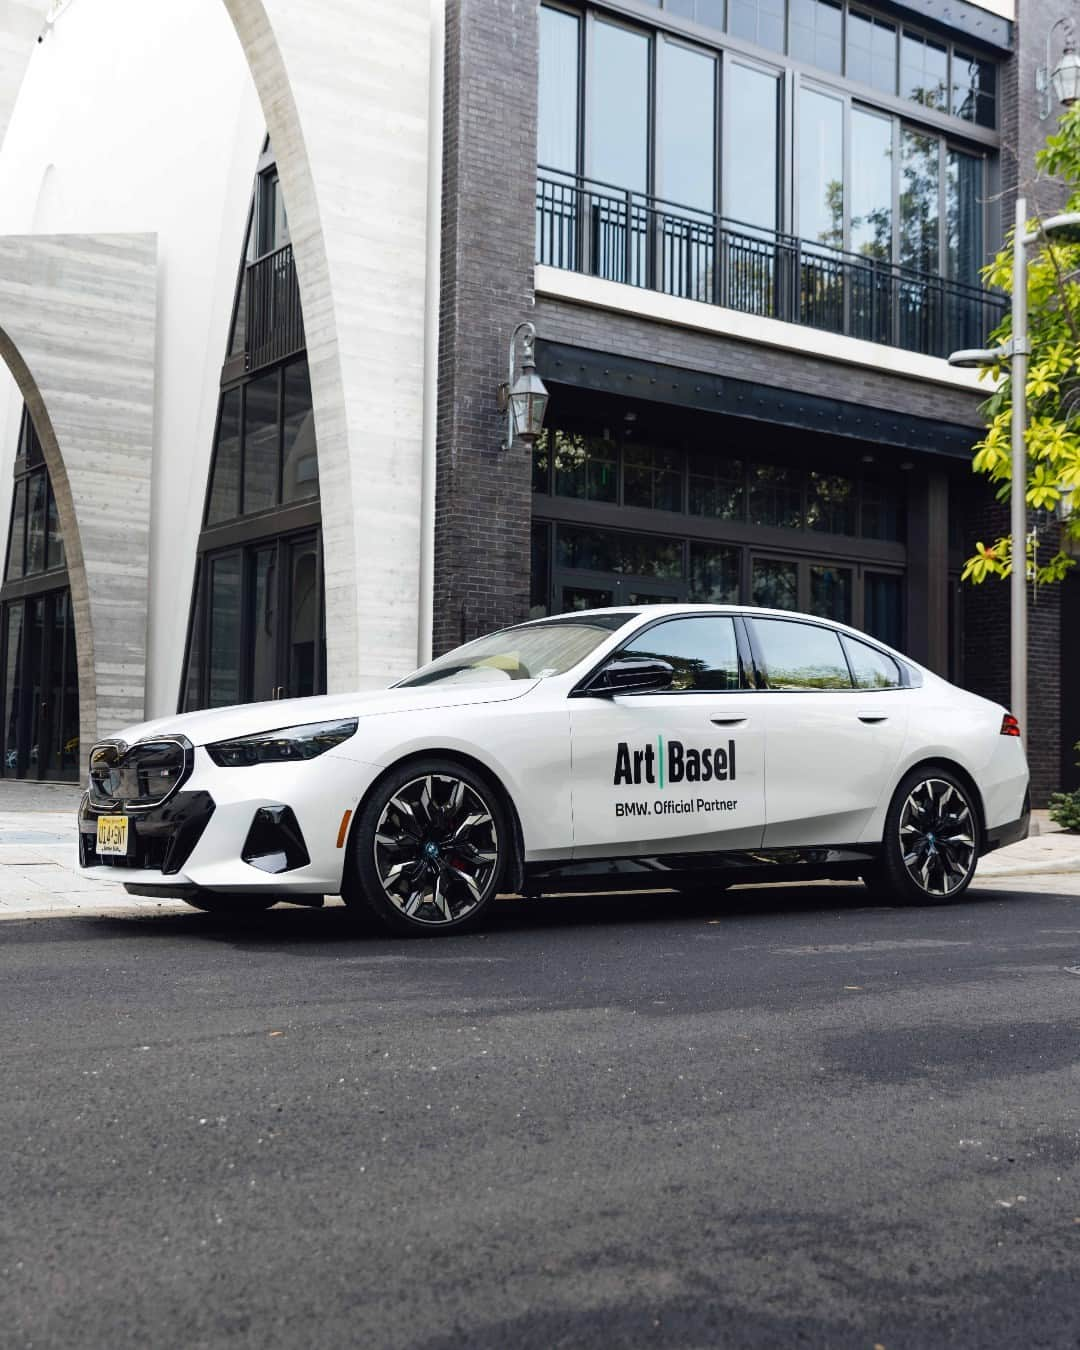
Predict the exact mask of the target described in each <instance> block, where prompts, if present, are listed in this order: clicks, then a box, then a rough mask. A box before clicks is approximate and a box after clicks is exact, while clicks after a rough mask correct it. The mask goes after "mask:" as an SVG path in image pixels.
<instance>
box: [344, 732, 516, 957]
mask: <svg viewBox="0 0 1080 1350" xmlns="http://www.w3.org/2000/svg"><path fill="white" fill-rule="evenodd" d="M510 841H511V827H510V822H509V819H508V814H507V810H506V807H505V806H504V804H503V801H502V799H501V797H500V795H499V793H498V792H497V791H495V790H494V789H493V788H492V786H491V785H490V784H489V783H488V782H487V781H486V780H485V779H484V778H482V777H481V776H480V775H479V774H477V773H475V772H474V771H473V770H472V769H470V768H468V767H467V766H465V765H462V764H457V763H455V762H454V761H452V760H441V759H434V758H432V759H428V760H420V761H414V762H413V763H411V764H405V765H402V766H401V767H400V768H399V769H397V770H395V771H393V772H392V773H390V774H388V775H387V777H386V778H384V779H383V780H382V782H381V783H379V784H378V786H377V787H376V789H375V791H374V792H373V793H372V794H371V796H370V797H369V798H368V801H367V803H366V805H365V806H364V809H363V811H362V812H361V814H360V819H359V821H358V822H357V825H356V828H355V830H354V831H353V836H352V843H351V849H352V860H351V861H352V866H353V869H354V876H355V879H356V881H358V883H359V885H358V886H357V887H355V888H354V887H350V888H348V889H347V890H346V893H345V899H346V902H347V903H352V904H356V903H366V905H367V906H368V907H369V909H370V910H372V911H373V912H374V913H375V915H376V916H377V917H378V918H379V919H380V920H381V921H382V922H383V924H384V925H385V926H386V927H388V928H390V929H392V930H393V931H394V932H397V933H402V934H405V935H410V936H423V935H433V934H437V933H446V932H456V931H458V930H460V929H462V928H466V927H469V926H471V925H472V924H474V923H475V922H476V921H477V920H478V919H479V917H480V915H481V913H482V911H483V910H484V909H485V908H486V907H487V905H488V903H489V902H490V901H491V899H492V898H493V897H494V896H495V894H496V893H497V891H498V888H499V883H500V881H501V880H502V877H503V874H504V872H505V871H506V864H507V861H508V859H509V857H510V848H511V843H510Z"/></svg>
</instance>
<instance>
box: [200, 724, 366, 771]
mask: <svg viewBox="0 0 1080 1350" xmlns="http://www.w3.org/2000/svg"><path fill="white" fill-rule="evenodd" d="M356 727H357V719H356V718H355V717H349V718H346V719H345V720H344V721H342V722H309V723H307V724H306V725H305V726H302V727H281V728H280V729H279V730H277V731H260V732H258V733H257V734H256V735H254V736H238V737H237V738H236V740H234V741H215V742H214V744H213V745H208V746H207V747H206V753H207V754H208V755H209V756H210V758H211V759H212V760H213V761H214V763H215V764H220V765H221V767H222V768H223V769H243V768H247V767H248V766H249V765H251V764H283V763H288V762H290V761H293V760H300V759H314V758H315V757H316V755H323V754H325V753H326V751H327V750H332V749H333V748H334V746H335V745H340V744H341V742H342V741H347V740H348V739H349V737H350V736H354V735H355V734H356Z"/></svg>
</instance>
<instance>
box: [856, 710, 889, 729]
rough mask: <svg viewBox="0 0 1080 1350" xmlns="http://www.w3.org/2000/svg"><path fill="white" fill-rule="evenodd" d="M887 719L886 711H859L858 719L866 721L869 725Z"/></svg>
mask: <svg viewBox="0 0 1080 1350" xmlns="http://www.w3.org/2000/svg"><path fill="white" fill-rule="evenodd" d="M888 720H889V718H888V715H887V714H886V713H859V721H860V722H866V723H868V724H869V725H871V726H873V725H874V724H875V723H877V722H887V721H888Z"/></svg>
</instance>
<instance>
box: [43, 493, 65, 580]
mask: <svg viewBox="0 0 1080 1350" xmlns="http://www.w3.org/2000/svg"><path fill="white" fill-rule="evenodd" d="M46 534H47V538H46V541H45V566H46V567H47V568H48V569H49V570H50V571H51V570H52V569H53V568H54V567H63V566H64V563H65V560H66V559H65V554H64V539H63V535H62V534H61V533H60V512H59V511H58V510H57V508H56V495H55V493H54V492H53V490H52V483H51V481H50V483H49V513H48V521H47V525H46Z"/></svg>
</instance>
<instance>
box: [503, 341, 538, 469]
mask: <svg viewBox="0 0 1080 1350" xmlns="http://www.w3.org/2000/svg"><path fill="white" fill-rule="evenodd" d="M519 333H520V334H521V374H520V375H518V377H517V379H515V378H514V356H515V354H516V350H517V340H518V334H519ZM535 344H536V329H535V327H534V326H533V325H532V324H531V323H530V322H529V321H528V320H527V319H526V320H525V322H524V323H519V324H518V326H517V327H516V328H515V329H514V331H513V333H512V334H511V335H510V361H509V366H508V372H509V373H508V378H507V380H506V383H505V384H500V385H499V391H498V392H499V411H500V412H502V413H506V415H507V417H506V440H505V442H504V443H503V446H502V449H503V450H509V449H510V447H511V446H512V445H513V444H514V439H515V437H520V438H521V439H522V440H523V441H524V442H525V443H526V445H532V444H533V442H534V441H535V440H536V438H537V436H539V435H540V432H541V431H542V430H543V429H544V415H545V413H546V412H547V405H548V391H547V386H546V385H545V384H544V382H543V380H542V379H541V378H540V376H539V375H537V373H536V361H535V358H534V356H533V348H534V346H535Z"/></svg>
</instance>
